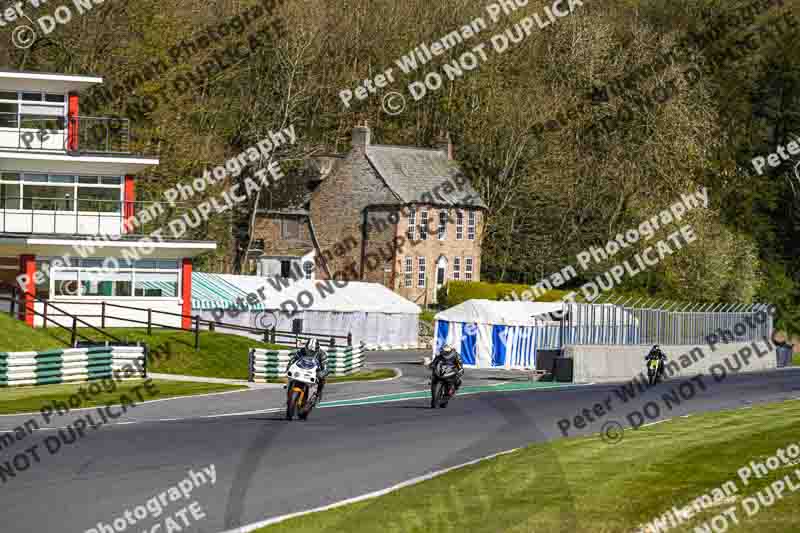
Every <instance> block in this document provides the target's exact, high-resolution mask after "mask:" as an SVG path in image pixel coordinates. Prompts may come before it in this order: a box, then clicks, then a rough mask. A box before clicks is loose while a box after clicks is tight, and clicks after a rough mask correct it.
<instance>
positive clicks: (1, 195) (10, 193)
mask: <svg viewBox="0 0 800 533" xmlns="http://www.w3.org/2000/svg"><path fill="white" fill-rule="evenodd" d="M19 204H20V197H19V185H9V184H7V183H0V207H2V208H3V209H19Z"/></svg>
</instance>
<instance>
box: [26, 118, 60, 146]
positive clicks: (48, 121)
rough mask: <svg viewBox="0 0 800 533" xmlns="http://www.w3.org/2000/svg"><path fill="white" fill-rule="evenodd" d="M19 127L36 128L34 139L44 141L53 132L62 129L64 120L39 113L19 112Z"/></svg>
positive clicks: (50, 136) (49, 137)
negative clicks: (26, 113)
mask: <svg viewBox="0 0 800 533" xmlns="http://www.w3.org/2000/svg"><path fill="white" fill-rule="evenodd" d="M19 127H20V128H22V129H25V130H36V141H39V142H44V141H47V140H49V139H52V138H53V136H54V135H55V134H54V133H53V132H55V131H59V130H63V129H64V121H63V120H62V119H61V117H48V116H42V114H41V113H37V114H35V115H33V114H29V115H23V114H20V117H19Z"/></svg>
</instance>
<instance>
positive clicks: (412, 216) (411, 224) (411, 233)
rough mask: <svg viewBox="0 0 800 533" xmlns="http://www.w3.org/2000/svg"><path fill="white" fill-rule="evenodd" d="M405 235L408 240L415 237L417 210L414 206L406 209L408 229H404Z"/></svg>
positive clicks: (412, 239)
mask: <svg viewBox="0 0 800 533" xmlns="http://www.w3.org/2000/svg"><path fill="white" fill-rule="evenodd" d="M406 236H407V237H408V240H409V241H414V240H416V239H417V211H416V209H414V208H411V209H410V210H409V211H408V230H406Z"/></svg>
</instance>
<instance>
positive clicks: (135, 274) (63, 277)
mask: <svg viewBox="0 0 800 533" xmlns="http://www.w3.org/2000/svg"><path fill="white" fill-rule="evenodd" d="M118 265H119V268H117V266H118ZM179 277H180V274H179V271H178V262H177V261H174V260H170V261H166V260H164V261H160V260H146V261H133V262H128V261H122V260H120V261H118V262H114V261H108V260H104V259H99V258H98V259H81V260H80V261H73V264H72V265H65V266H63V267H57V268H52V269H51V270H50V279H51V282H52V291H50V293H51V294H53V295H55V296H62V297H66V298H76V297H137V298H142V297H144V298H177V296H178V282H179Z"/></svg>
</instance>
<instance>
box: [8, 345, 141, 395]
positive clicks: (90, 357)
mask: <svg viewBox="0 0 800 533" xmlns="http://www.w3.org/2000/svg"><path fill="white" fill-rule="evenodd" d="M144 361H145V348H144V347H142V346H101V347H96V348H70V349H65V350H49V351H45V352H8V353H7V352H0V387H6V386H11V385H51V384H55V383H71V382H78V381H90V380H95V379H104V378H110V377H112V372H113V371H114V370H121V369H123V368H125V367H126V366H132V367H133V368H135V369H136V370H137V372H138V373H139V374H140V376H138V377H144V375H143V370H144V368H145V366H144V364H145V362H144Z"/></svg>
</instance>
